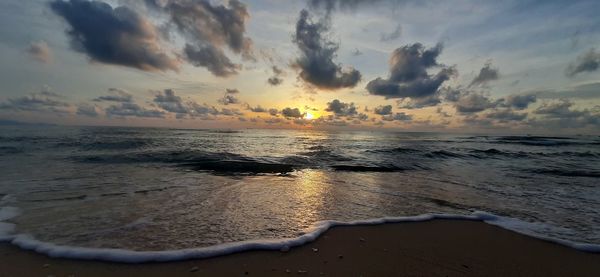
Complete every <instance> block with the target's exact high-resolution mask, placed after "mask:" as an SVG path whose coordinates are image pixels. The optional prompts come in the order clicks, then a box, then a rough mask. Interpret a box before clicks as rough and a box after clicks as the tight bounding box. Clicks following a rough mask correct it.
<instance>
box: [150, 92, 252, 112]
mask: <svg viewBox="0 0 600 277" xmlns="http://www.w3.org/2000/svg"><path fill="white" fill-rule="evenodd" d="M153 102H154V103H155V104H156V106H158V107H159V108H161V109H163V110H164V111H166V112H171V113H175V116H176V118H185V117H186V116H189V117H190V118H195V117H200V118H201V119H204V120H207V119H215V116H217V115H221V114H222V115H241V113H239V112H237V110H235V112H234V110H232V109H223V110H221V111H219V110H218V109H217V108H215V107H213V106H209V105H207V104H198V103H196V102H194V101H192V100H190V99H188V100H184V99H183V98H181V97H180V96H177V95H176V93H175V91H174V90H172V89H165V90H164V91H163V92H158V93H157V94H156V95H155V97H154V100H153Z"/></svg>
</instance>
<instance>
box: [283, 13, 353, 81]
mask: <svg viewBox="0 0 600 277" xmlns="http://www.w3.org/2000/svg"><path fill="white" fill-rule="evenodd" d="M327 31H329V23H328V20H327V19H324V20H321V21H319V22H313V21H312V20H311V18H310V14H309V13H308V11H306V10H302V11H301V12H300V18H299V19H298V22H297V23H296V32H295V34H294V39H293V41H294V43H296V45H297V46H298V48H299V49H300V52H301V56H300V57H299V58H298V59H296V61H295V66H296V67H297V68H299V69H300V78H301V79H302V80H304V81H305V82H307V83H309V84H311V85H314V86H316V87H318V88H322V89H329V90H335V89H341V88H351V87H354V86H356V84H358V82H359V81H360V80H361V74H360V72H359V71H358V70H356V69H354V68H352V67H346V68H343V67H342V65H340V64H336V63H335V62H334V61H333V60H334V58H335V57H336V55H337V54H336V52H337V51H338V49H339V45H338V44H337V43H334V42H332V41H330V40H328V39H327V38H326V37H324V33H326V32H327Z"/></svg>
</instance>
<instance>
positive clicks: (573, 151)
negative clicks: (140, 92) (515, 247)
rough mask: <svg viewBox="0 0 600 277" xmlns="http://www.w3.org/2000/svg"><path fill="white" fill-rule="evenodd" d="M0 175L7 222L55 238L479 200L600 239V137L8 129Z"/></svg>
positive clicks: (435, 207)
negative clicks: (16, 212) (16, 213)
mask: <svg viewBox="0 0 600 277" xmlns="http://www.w3.org/2000/svg"><path fill="white" fill-rule="evenodd" d="M0 176H2V178H1V179H0V199H2V200H0V207H15V208H17V209H18V211H19V212H20V214H19V215H18V216H16V217H14V215H15V209H13V208H11V209H8V208H5V209H4V210H3V212H0V221H5V222H10V223H14V224H15V226H14V227H15V230H14V231H13V232H12V233H13V234H29V235H31V236H33V237H34V238H36V239H37V240H40V241H44V242H50V243H54V244H59V245H68V246H83V247H94V248H120V249H130V250H139V251H147V250H172V249H189V248H197V247H204V246H210V245H217V244H221V243H226V242H236V241H244V240H253V239H265V238H292V237H297V236H299V235H301V234H304V233H305V232H306V230H307V229H308V228H310V227H311V226H313V225H314V224H315V223H316V222H318V221H321V220H338V221H353V220H361V219H369V218H379V217H384V216H412V215H420V214H427V213H448V214H471V213H472V212H473V211H485V212H489V213H493V214H496V215H501V216H505V217H511V218H515V219H519V220H520V222H522V223H523V224H520V225H518V227H517V228H521V229H523V230H522V231H526V232H529V233H532V234H537V235H540V236H546V237H551V238H555V239H563V240H569V241H573V242H583V243H594V244H600V212H599V211H600V182H599V180H600V138H599V137H597V136H578V137H532V136H469V135H453V134H433V133H385V132H325V131H312V130H306V131H304V130H302V131H295V130H242V131H214V130H170V129H144V128H100V127H36V128H33V127H18V128H15V127H0ZM3 214H5V215H6V216H3Z"/></svg>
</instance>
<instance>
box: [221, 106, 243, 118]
mask: <svg viewBox="0 0 600 277" xmlns="http://www.w3.org/2000/svg"><path fill="white" fill-rule="evenodd" d="M221 114H222V115H226V116H241V115H244V114H243V113H242V112H240V111H239V110H238V109H227V108H223V109H221Z"/></svg>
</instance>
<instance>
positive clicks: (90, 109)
mask: <svg viewBox="0 0 600 277" xmlns="http://www.w3.org/2000/svg"><path fill="white" fill-rule="evenodd" d="M77 115H83V116H87V117H98V116H99V115H100V114H99V113H98V109H97V107H96V106H95V105H90V104H87V103H83V104H79V105H77Z"/></svg>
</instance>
